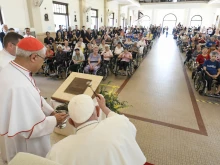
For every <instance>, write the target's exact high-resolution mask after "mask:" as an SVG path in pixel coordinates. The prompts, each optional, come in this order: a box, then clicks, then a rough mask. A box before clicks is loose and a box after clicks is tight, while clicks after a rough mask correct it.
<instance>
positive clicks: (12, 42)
mask: <svg viewBox="0 0 220 165" xmlns="http://www.w3.org/2000/svg"><path fill="white" fill-rule="evenodd" d="M22 38H23V36H21V35H20V34H17V33H15V32H9V33H7V34H6V35H5V37H4V41H3V45H4V49H3V50H1V51H0V71H1V70H2V68H4V67H5V66H6V65H7V64H8V63H9V62H10V61H12V60H14V59H15V54H16V45H17V43H18V41H19V40H20V39H22Z"/></svg>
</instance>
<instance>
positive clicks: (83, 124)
mask: <svg viewBox="0 0 220 165" xmlns="http://www.w3.org/2000/svg"><path fill="white" fill-rule="evenodd" d="M98 97H99V98H96V99H97V102H98V104H99V106H95V105H94V102H93V100H92V98H91V97H90V96H88V95H84V94H82V95H78V96H75V97H73V98H72V100H71V101H70V103H69V105H68V109H69V115H70V119H69V123H70V124H71V125H73V126H74V127H75V128H76V135H70V136H68V137H66V138H65V139H63V140H61V141H59V142H58V143H57V144H55V145H54V146H53V147H52V149H51V151H50V152H49V153H48V154H47V158H48V159H50V160H53V161H56V162H57V163H60V164H65V165H88V164H91V165H143V164H145V162H146V158H145V156H144V154H143V153H142V151H141V149H140V148H139V146H138V144H137V142H136V139H135V137H136V128H135V126H134V125H133V124H132V123H131V122H130V121H129V119H128V118H127V117H125V116H124V115H119V114H116V113H114V112H112V111H111V110H110V109H109V108H107V107H106V105H105V99H104V97H103V96H102V95H98ZM100 108H101V110H102V111H103V113H104V114H105V115H106V116H107V118H106V119H105V120H102V121H100V122H98V116H99V113H100Z"/></svg>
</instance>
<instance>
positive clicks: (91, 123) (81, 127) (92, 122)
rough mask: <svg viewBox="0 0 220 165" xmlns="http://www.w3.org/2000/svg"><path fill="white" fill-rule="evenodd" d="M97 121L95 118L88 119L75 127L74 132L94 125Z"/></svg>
mask: <svg viewBox="0 0 220 165" xmlns="http://www.w3.org/2000/svg"><path fill="white" fill-rule="evenodd" d="M98 123H99V122H98V121H97V120H93V121H88V122H86V123H84V124H82V125H81V126H79V127H78V128H77V129H76V133H77V132H78V131H80V130H82V129H83V128H87V127H88V126H90V125H94V126H96V124H98Z"/></svg>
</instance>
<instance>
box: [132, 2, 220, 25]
mask: <svg viewBox="0 0 220 165" xmlns="http://www.w3.org/2000/svg"><path fill="white" fill-rule="evenodd" d="M141 8H142V9H138V8H136V9H135V12H137V11H138V10H142V11H143V12H144V13H145V12H146V13H148V14H150V13H152V24H156V25H160V24H162V22H163V17H164V16H165V15H166V14H168V13H173V14H175V15H176V17H177V24H178V23H179V22H181V24H183V25H184V26H190V20H191V18H192V17H193V16H194V15H201V16H202V19H203V21H202V26H206V27H208V26H212V25H213V23H214V22H215V19H216V16H217V15H220V11H219V9H220V5H219V4H213V5H209V4H207V3H163V4H156V5H155V4H148V5H142V6H141ZM151 11H152V12H151ZM217 13H218V14H217Z"/></svg>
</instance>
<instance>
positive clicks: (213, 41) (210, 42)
mask: <svg viewBox="0 0 220 165" xmlns="http://www.w3.org/2000/svg"><path fill="white" fill-rule="evenodd" d="M215 45H216V43H215V38H214V37H211V38H210V41H208V42H207V43H206V45H205V46H206V47H208V48H211V47H215Z"/></svg>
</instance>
